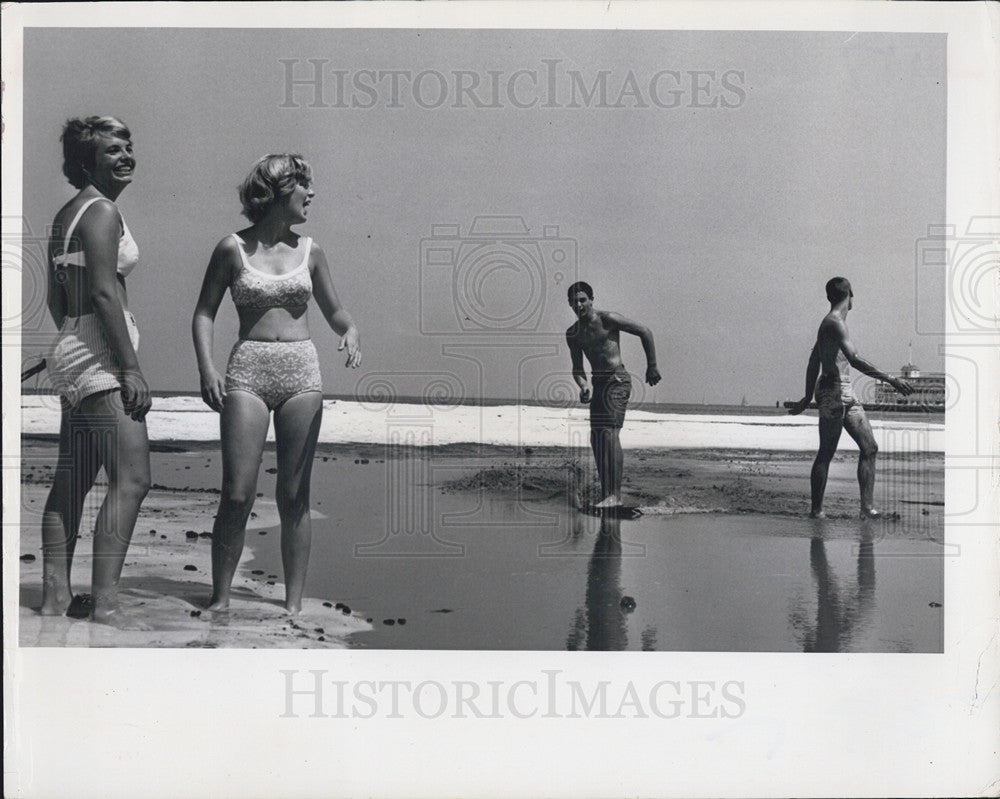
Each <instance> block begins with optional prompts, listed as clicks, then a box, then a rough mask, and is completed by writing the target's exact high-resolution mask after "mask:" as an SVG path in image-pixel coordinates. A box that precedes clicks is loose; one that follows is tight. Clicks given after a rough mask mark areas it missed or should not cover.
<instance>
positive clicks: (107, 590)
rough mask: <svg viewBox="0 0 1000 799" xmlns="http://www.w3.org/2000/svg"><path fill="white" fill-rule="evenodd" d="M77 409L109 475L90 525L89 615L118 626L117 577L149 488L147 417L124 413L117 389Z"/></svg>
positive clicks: (97, 620)
mask: <svg viewBox="0 0 1000 799" xmlns="http://www.w3.org/2000/svg"><path fill="white" fill-rule="evenodd" d="M80 415H81V416H82V417H84V419H85V420H86V424H87V426H88V428H89V430H90V431H91V432H90V434H91V435H93V436H95V437H96V446H97V449H98V452H99V453H100V458H101V462H102V463H103V464H104V471H105V472H106V473H107V475H108V493H107V495H106V496H105V497H104V502H103V503H102V504H101V509H100V511H99V512H98V514H97V524H96V526H95V528H94V555H93V577H92V586H91V593H92V594H93V597H94V610H93V613H92V614H91V618H92V619H93V620H94V621H96V622H101V623H104V624H114V625H116V626H118V625H120V624H121V623H122V619H123V617H122V616H121V615H119V607H118V581H119V579H120V578H121V574H122V566H123V565H124V563H125V554H126V552H128V546H129V543H130V542H131V540H132V531H133V529H135V520H136V518H137V517H138V515H139V506H140V505H141V504H142V500H143V499H144V498H145V497H146V493H147V492H148V491H149V483H150V477H149V438H148V436H147V435H146V422H145V421H142V422H137V421H135V420H134V419H132V418H131V417H130V416H128V415H127V414H126V413H125V410H124V409H123V407H122V401H121V394H120V393H119V392H117V391H110V392H105V393H103V394H94V395H93V396H90V397H87V398H86V399H85V400H83V402H82V403H80ZM130 626H131V625H130Z"/></svg>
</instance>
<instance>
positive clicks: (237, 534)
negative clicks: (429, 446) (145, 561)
mask: <svg viewBox="0 0 1000 799" xmlns="http://www.w3.org/2000/svg"><path fill="white" fill-rule="evenodd" d="M311 182H312V174H311V170H310V168H309V165H308V164H307V163H306V162H305V161H304V160H303V159H302V157H301V156H298V155H267V156H264V157H263V158H261V159H260V160H259V161H257V163H256V164H254V166H253V169H252V170H251V171H250V174H249V175H248V176H247V178H246V180H244V181H243V185H242V186H240V192H239V193H240V201H241V203H242V204H243V214H244V216H246V217H247V218H248V219H249V220H250V222H251V223H252V224H251V225H250V227H248V228H245V229H244V230H241V231H240V232H239V233H234V234H232V235H230V236H227V237H226V238H224V239H223V240H222V241H220V242H219V244H218V245H217V246H216V248H215V252H213V253H212V258H211V261H210V262H209V264H208V270H207V271H206V273H205V280H204V282H203V284H202V287H201V296H200V297H199V298H198V306H197V308H196V309H195V312H194V320H193V322H192V332H193V335H194V347H195V352H196V353H197V356H198V369H199V371H200V372H201V395H202V398H203V399H204V400H205V402H206V404H208V405H209V406H210V407H211V408H212V409H213V410H215V411H217V412H218V413H220V414H221V417H220V427H221V442H222V497H221V500H220V503H219V512H218V514H217V516H216V519H215V525H214V528H213V530H212V598H211V600H210V602H209V605H208V609H209V610H213V611H223V610H226V609H228V607H229V592H230V587H231V585H232V581H233V576H234V574H235V573H236V567H237V564H238V563H239V560H240V555H241V554H242V552H243V542H244V538H245V535H246V524H247V519H248V518H249V516H250V510H251V508H252V507H253V502H254V497H255V496H256V489H257V474H258V471H259V469H260V462H261V454H262V452H263V450H264V440H265V437H266V435H267V428H268V423H269V420H270V414H271V412H272V411H273V412H274V433H275V441H276V445H277V457H278V479H277V491H276V496H275V499H276V501H277V505H278V514H279V516H280V517H281V558H282V563H283V565H284V570H285V585H286V595H285V608H286V609H287V610H288V611H289V612H290V613H298V612H299V611H300V610H301V608H302V592H303V589H304V587H305V579H306V567H307V565H308V562H309V548H310V543H311V539H312V528H311V525H310V520H309V479H310V475H311V473H312V461H313V454H314V452H315V450H316V439H317V437H318V436H319V426H320V420H321V418H322V414H323V403H322V401H323V394H322V385H321V382H320V373H319V360H318V358H317V355H316V348H315V347H314V346H313V343H312V341H311V340H310V337H309V324H308V318H307V313H306V310H307V304H308V301H309V297H310V296H315V297H316V304H317V305H318V306H319V309H320V311H321V312H322V314H323V316H324V317H325V318H326V321H327V323H328V324H329V325H330V327H331V328H333V330H334V331H335V332H337V333H338V334H340V335H341V336H343V338H342V340H341V343H340V347H339V349H340V350H343V349H344V348H345V347H346V348H347V366H350V367H357V366H360V365H361V350H360V348H359V338H358V329H357V327H356V326H355V325H354V321H353V320H352V319H351V316H350V314H348V313H347V311H346V310H344V309H343V308H342V307H341V305H340V301H339V300H338V299H337V294H336V292H335V291H334V288H333V282H332V281H331V280H330V270H329V268H328V267H327V263H326V256H325V255H324V254H323V250H322V249H320V247H319V245H318V244H315V243H314V242H313V240H312V239H311V238H308V237H305V236H300V235H299V234H298V233H295V232H293V231H292V226H294V225H298V224H301V223H303V222H305V221H306V214H307V208H308V206H309V203H310V202H311V200H312V197H313V191H312V189H311V188H310V184H311ZM227 289H228V290H229V291H230V293H231V294H232V297H233V303H234V304H235V305H236V310H237V313H238V314H239V318H240V334H239V340H238V341H237V342H236V345H235V346H234V347H233V350H232V353H231V355H230V356H229V365H228V367H227V369H226V376H225V379H223V378H222V377H220V375H219V373H218V372H217V371H216V369H215V364H214V363H213V360H212V343H213V326H214V322H215V315H216V313H217V312H218V309H219V304H220V303H221V302H222V297H223V295H224V294H225V292H226V290H227Z"/></svg>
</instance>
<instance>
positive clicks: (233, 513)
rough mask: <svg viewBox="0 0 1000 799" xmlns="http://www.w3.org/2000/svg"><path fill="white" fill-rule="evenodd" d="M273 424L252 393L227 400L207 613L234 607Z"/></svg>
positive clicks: (222, 420)
mask: <svg viewBox="0 0 1000 799" xmlns="http://www.w3.org/2000/svg"><path fill="white" fill-rule="evenodd" d="M269 420H270V413H269V412H268V410H267V406H266V405H265V404H264V401H263V400H262V399H260V397H257V396H255V395H254V394H251V393H250V392H248V391H230V392H229V393H228V394H227V395H226V404H225V406H224V407H223V409H222V414H221V416H220V420H219V428H220V438H221V443H222V496H221V497H220V499H219V512H218V513H217V514H216V516H215V524H214V525H213V526H212V598H211V599H210V600H209V604H208V608H207V609H208V610H226V609H228V608H229V591H230V589H231V588H232V585H233V576H234V575H235V574H236V567H237V566H238V565H239V562H240V556H241V555H242V554H243V542H244V540H245V538H246V529H247V519H248V518H249V517H250V509H251V508H253V501H254V498H255V494H256V491H257V474H258V472H259V471H260V459H261V454H262V453H263V452H264V441H265V439H266V438H267V425H268V421H269Z"/></svg>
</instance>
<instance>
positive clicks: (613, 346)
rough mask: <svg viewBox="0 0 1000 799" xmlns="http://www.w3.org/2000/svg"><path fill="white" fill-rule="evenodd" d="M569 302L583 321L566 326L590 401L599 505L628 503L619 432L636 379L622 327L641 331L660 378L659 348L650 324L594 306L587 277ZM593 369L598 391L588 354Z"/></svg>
mask: <svg viewBox="0 0 1000 799" xmlns="http://www.w3.org/2000/svg"><path fill="white" fill-rule="evenodd" d="M568 295H569V304H570V307H571V308H572V309H573V311H574V312H575V313H576V316H577V321H576V324H574V325H573V326H572V327H571V328H569V330H567V331H566V343H567V344H569V354H570V357H571V358H572V360H573V379H574V380H575V381H576V384H577V385H578V386H579V387H580V402H585V403H586V402H589V403H590V446H591V448H592V449H593V450H594V460H595V461H596V462H597V474H598V477H600V480H601V501H600V502H598V503H597V504H596V505H595V507H598V508H611V507H615V506H617V505H621V504H622V497H621V490H622V445H621V442H620V441H619V438H618V434H619V432H620V431H621V429H622V424H624V422H625V409H626V407H627V406H628V399H629V396H630V395H631V393H632V380H631V378H630V377H629V373H628V370H627V369H626V368H625V366H624V364H622V354H621V348H620V346H619V338H620V335H621V332H622V331H624V332H626V333H631V334H632V335H634V336H638V337H639V339H640V340H641V341H642V348H643V350H645V352H646V382H647V383H648V384H649V385H651V386H655V385H656V384H657V383H659V382H660V373H659V371H658V370H657V368H656V349H655V348H654V346H653V334H652V333H651V332H650V330H649V328H647V327H643V326H642V325H640V324H638V323H636V322H633V321H631V320H629V319H626V318H625V317H623V316H620V315H619V314H616V313H612V312H610V311H598V310H597V309H595V308H594V290H593V289H592V288H591V287H590V286H589V285H588V284H586V283H583V282H579V283H574V284H573V285H572V286H570V287H569V292H568ZM584 355H586V356H587V360H588V361H589V362H590V368H591V371H592V372H593V384H594V386H593V392H592V391H591V387H590V386H589V385H588V384H587V373H586V372H585V371H584V368H583V356H584Z"/></svg>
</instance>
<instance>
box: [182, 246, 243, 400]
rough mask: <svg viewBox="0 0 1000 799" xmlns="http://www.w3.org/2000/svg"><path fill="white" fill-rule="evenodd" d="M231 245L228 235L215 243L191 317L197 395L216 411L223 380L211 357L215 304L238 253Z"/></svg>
mask: <svg viewBox="0 0 1000 799" xmlns="http://www.w3.org/2000/svg"><path fill="white" fill-rule="evenodd" d="M235 247H236V244H235V242H234V241H233V240H232V238H229V237H227V238H225V239H223V240H222V241H220V242H219V243H218V245H216V247H215V251H214V252H213V253H212V257H211V259H209V262H208V268H207V269H206V270H205V278H204V280H202V283H201V293H200V294H199V295H198V304H197V305H196V306H195V309H194V317H193V318H192V319H191V335H192V337H193V338H194V352H195V355H196V356H197V358H198V374H199V376H200V378H201V398H202V400H204V402H205V404H206V405H208V407H210V408H211V409H212V410H213V411H215V412H216V413H220V412H221V411H222V406H223V405H224V404H225V401H226V384H225V381H224V380H223V379H222V377H221V376H220V375H219V373H218V371H217V370H216V368H215V362H214V360H213V359H212V349H213V343H214V329H215V315H216V314H217V313H218V312H219V305H220V304H221V303H222V298H223V296H225V293H226V288H227V287H228V286H229V284H230V282H231V278H232V264H233V258H234V257H238V255H237V253H236V252H235Z"/></svg>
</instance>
